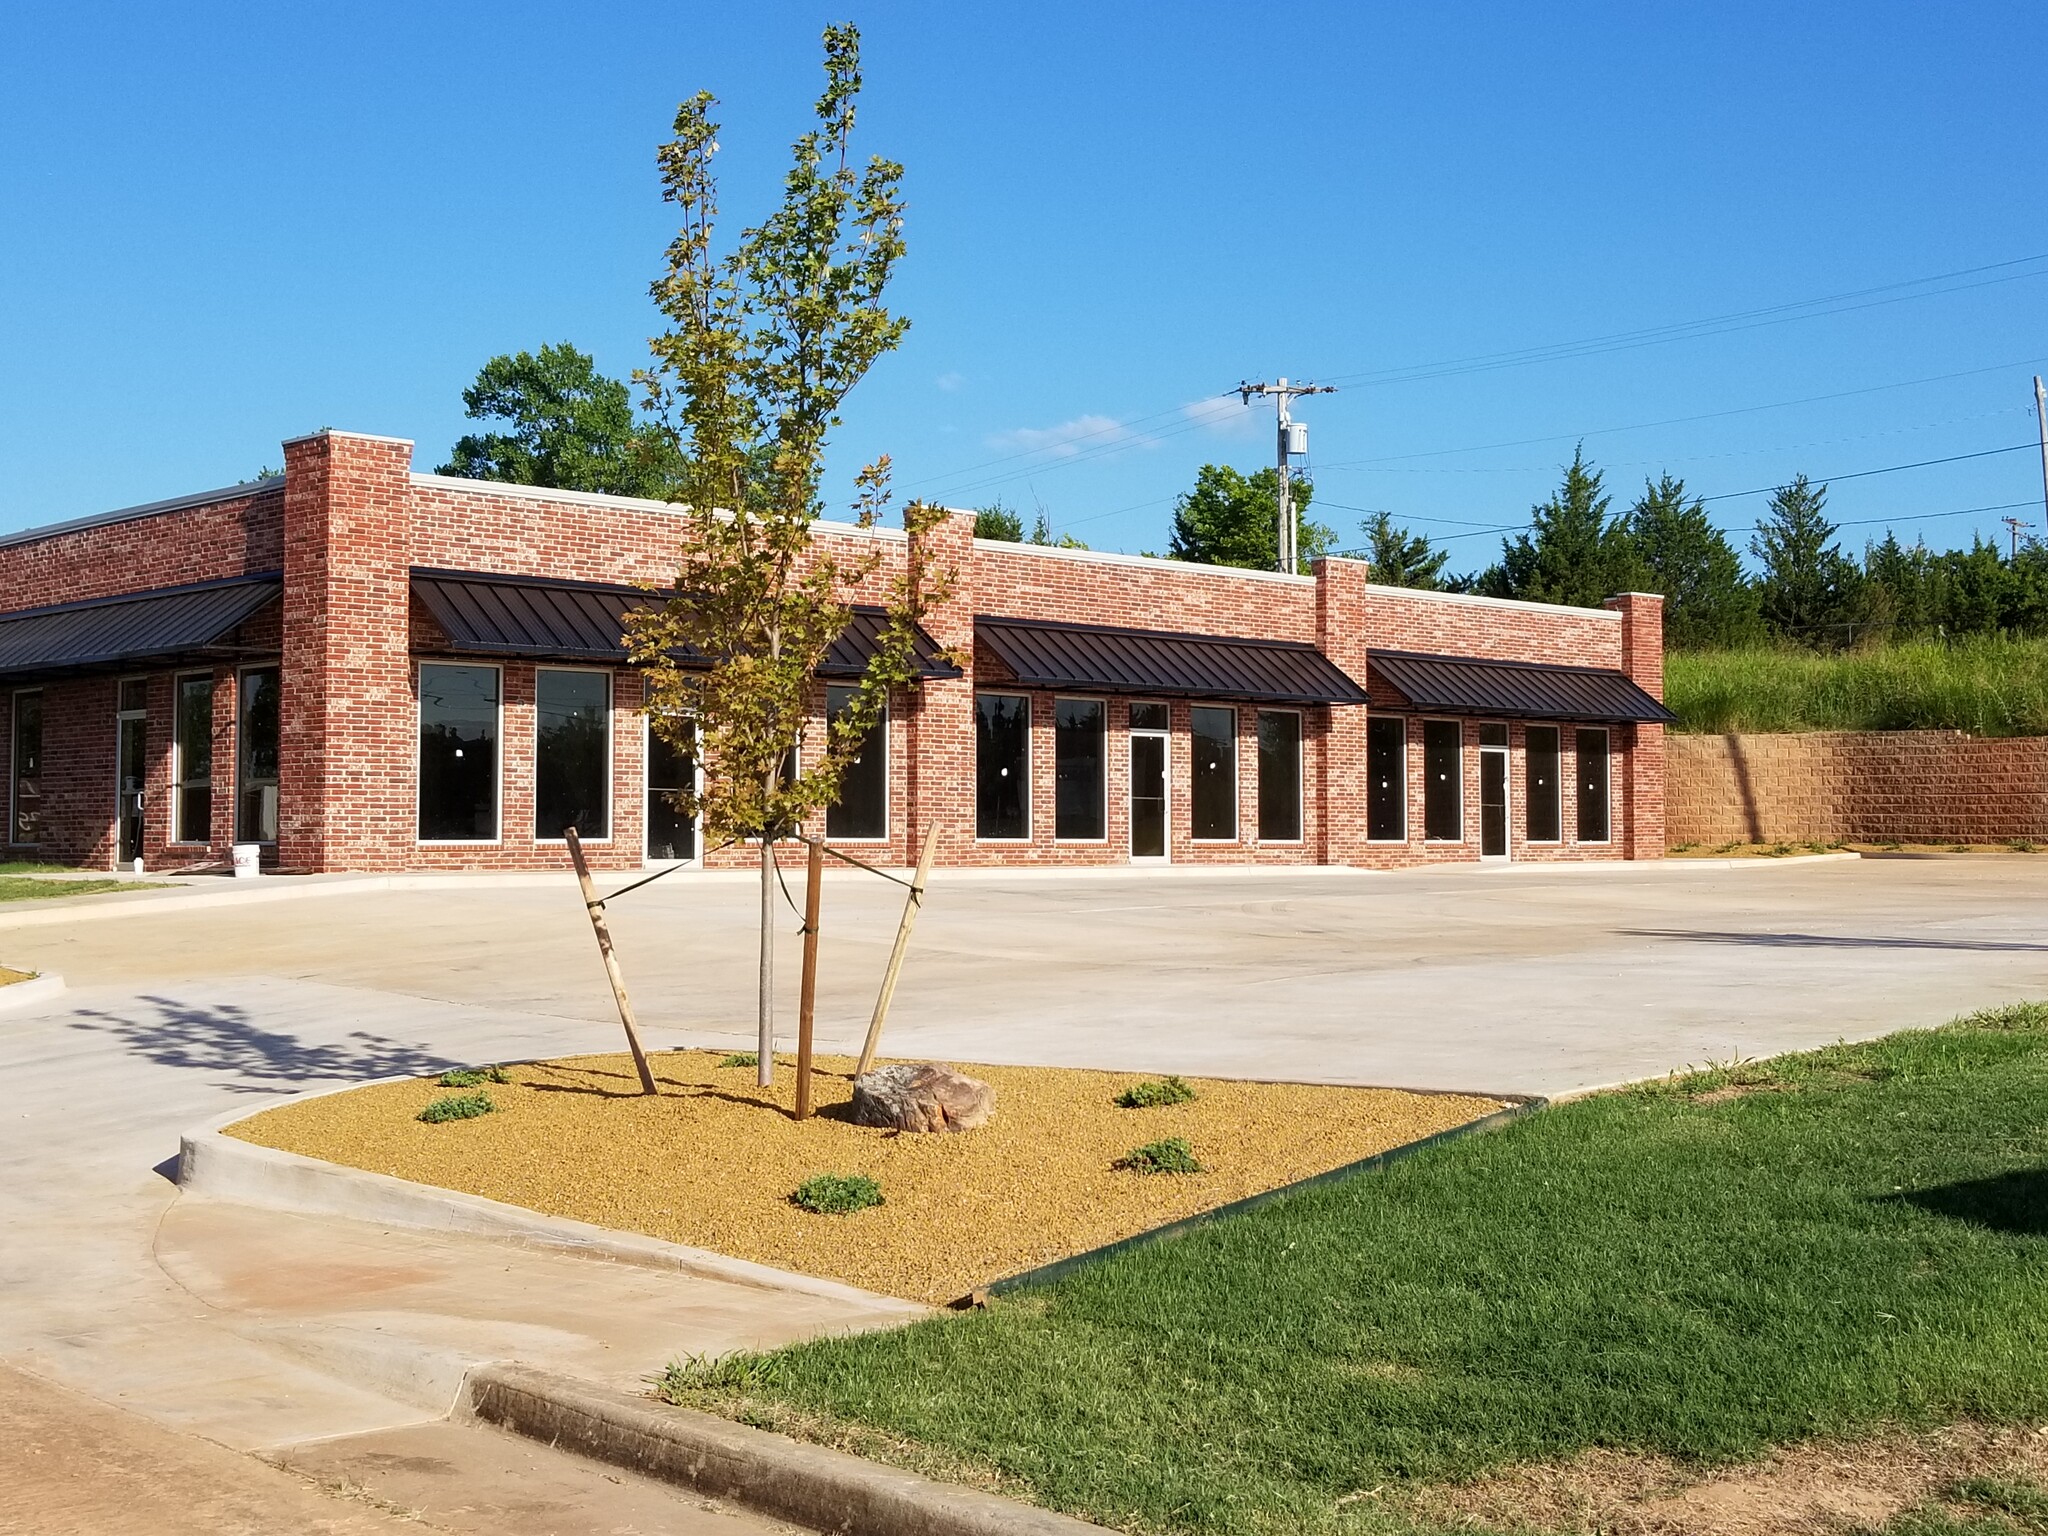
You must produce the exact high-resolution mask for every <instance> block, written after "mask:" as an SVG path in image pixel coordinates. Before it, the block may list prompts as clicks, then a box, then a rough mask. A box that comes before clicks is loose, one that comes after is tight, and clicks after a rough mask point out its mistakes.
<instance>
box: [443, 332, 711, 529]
mask: <svg viewBox="0 0 2048 1536" xmlns="http://www.w3.org/2000/svg"><path fill="white" fill-rule="evenodd" d="M462 404H463V407H464V409H465V410H466V411H467V412H468V414H469V416H470V418H471V419H472V420H474V421H497V422H503V423H504V424H505V426H506V430H504V431H499V432H483V433H471V434H470V435H468V436H467V437H464V438H462V439H461V440H460V441H459V442H457V443H456V445H455V448H454V451H453V452H452V453H451V454H450V455H449V457H448V462H447V463H446V464H443V465H442V466H441V468H440V470H439V473H441V474H444V475H462V476H465V477H467V478H469V479H472V480H505V481H509V482H511V483H512V484H514V485H545V486H553V487H556V488H558V489H561V490H565V491H602V492H605V493H606V494H608V495H613V496H647V497H652V498H657V499H659V498H662V497H665V496H667V495H668V494H669V492H670V490H671V489H672V488H673V486H674V485H675V483H676V481H677V477H678V469H679V466H678V464H677V463H676V454H675V451H674V448H673V446H672V444H671V442H670V440H669V439H668V437H667V436H666V435H665V434H663V433H662V432H660V431H657V430H655V429H654V428H653V427H652V426H651V425H649V424H646V423H643V422H641V421H640V420H639V419H638V418H637V417H636V416H635V415H634V413H633V402H632V399H631V397H630V396H629V395H628V394H627V392H626V386H625V385H624V384H622V383H620V382H619V381H618V380H617V379H608V378H606V377H605V376H604V375H603V374H601V373H599V372H598V371H597V364H596V361H595V360H594V359H593V358H592V357H591V356H590V354H589V353H587V352H579V351H577V350H576V348H574V347H573V346H571V345H570V344H569V343H568V342H566V341H565V342H562V343H561V344H560V345H558V346H552V347H542V348H541V349H540V351H539V352H538V353H537V354H536V353H533V352H519V353H515V354H512V355H510V356H499V357H494V358H492V359H491V360H490V361H489V362H487V363H485V364H484V365H483V367H482V369H481V370H479V371H478V373H477V376H476V382H475V383H474V384H472V385H470V386H469V388H467V389H465V390H464V391H463V392H462Z"/></svg>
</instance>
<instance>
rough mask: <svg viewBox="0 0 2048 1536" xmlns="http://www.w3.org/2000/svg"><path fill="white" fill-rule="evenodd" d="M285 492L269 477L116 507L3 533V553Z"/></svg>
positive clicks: (279, 481)
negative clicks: (218, 503)
mask: <svg viewBox="0 0 2048 1536" xmlns="http://www.w3.org/2000/svg"><path fill="white" fill-rule="evenodd" d="M283 489H284V476H283V475H268V476H266V477H264V478H263V479H261V480H245V481H243V482H242V483H241V484H240V485H227V486H222V487H221V488H220V489H219V490H217V491H194V492H192V493H191V494H190V495H188V496H172V497H169V498H167V499H166V500H163V501H145V502H143V503H141V504H140V505H139V506H133V507H116V508H115V509H114V510H113V511H111V512H94V513H91V514H89V515H88V516H85V517H74V518H71V519H69V520H67V521H65V522H61V523H44V524H42V525H41V526H40V527H36V528H21V529H17V530H16V531H15V532H13V533H0V549H6V548H8V547H10V546H12V545H15V544H33V543H35V542H36V541H37V540H39V539H54V538H58V537H60V536H61V535H63V534H67V533H79V532H82V531H83V530H85V529H87V528H100V527H104V526H106V525H107V524H109V523H126V522H130V521H133V520H134V519H136V518H143V517H156V516H158V515H159V514H161V513H165V512H182V511H184V510H185V509H186V508H187V507H203V506H206V505H208V504H209V503H211V502H216V501H234V500H236V499H237V498H240V497H246V496H257V495H260V494H262V493H263V492H265V491H281V490H283Z"/></svg>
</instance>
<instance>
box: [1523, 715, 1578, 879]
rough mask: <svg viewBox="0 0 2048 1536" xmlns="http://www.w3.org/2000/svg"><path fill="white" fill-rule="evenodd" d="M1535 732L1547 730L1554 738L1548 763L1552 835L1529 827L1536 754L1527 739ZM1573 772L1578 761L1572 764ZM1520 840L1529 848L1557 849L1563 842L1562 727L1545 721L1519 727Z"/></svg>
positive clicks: (1534, 798) (1534, 801)
mask: <svg viewBox="0 0 2048 1536" xmlns="http://www.w3.org/2000/svg"><path fill="white" fill-rule="evenodd" d="M1537 731H1548V732H1550V733H1551V735H1553V736H1555V737H1556V738H1557V755H1556V756H1555V757H1553V758H1552V759H1551V762H1550V798H1551V802H1552V805H1553V807H1554V809H1555V813H1556V818H1557V835H1556V836H1555V837H1537V836H1536V835H1535V834H1534V833H1533V832H1531V831H1530V830H1529V816H1530V813H1531V812H1532V811H1533V810H1534V809H1535V806H1536V791H1535V789H1534V788H1533V787H1531V785H1530V782H1529V774H1530V770H1531V767H1532V765H1533V764H1534V761H1535V755H1534V754H1533V753H1532V752H1531V751H1530V750H1529V738H1530V737H1531V736H1532V735H1533V734H1534V733H1535V732H1537ZM1573 768H1574V772H1576V769H1577V764H1574V765H1573ZM1522 841H1523V842H1524V843H1526V844H1528V845H1529V846H1530V847H1532V848H1556V847H1560V846H1561V845H1562V844H1563V843H1564V727H1563V726H1561V725H1552V724H1546V723H1537V724H1531V725H1525V726H1524V727H1522Z"/></svg>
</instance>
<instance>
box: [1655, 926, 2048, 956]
mask: <svg viewBox="0 0 2048 1536" xmlns="http://www.w3.org/2000/svg"><path fill="white" fill-rule="evenodd" d="M1620 932H1621V934H1622V935H1623V936H1624V937H1625V938H1631V939H1690V940H1692V941H1693V942H1694V943H1696V944H1755V945H1758V946H1760V947H1762V948H1765V949H1962V950H1981V951H1984V952H1985V953H1988V954H2048V944H2028V943H2023V942H2020V941H2017V940H2015V941H2010V942H2009V941H2006V940H2003V939H1899V938H1883V937H1879V936H1876V935H1871V934H1855V933H1716V932H1713V931H1711V930H1707V929H1699V928H1623V929H1621V930H1620Z"/></svg>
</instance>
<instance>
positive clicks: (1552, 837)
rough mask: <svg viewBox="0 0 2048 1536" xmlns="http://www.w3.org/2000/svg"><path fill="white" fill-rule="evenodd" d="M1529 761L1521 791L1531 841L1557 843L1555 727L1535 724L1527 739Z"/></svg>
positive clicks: (1559, 797)
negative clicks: (1526, 810)
mask: <svg viewBox="0 0 2048 1536" xmlns="http://www.w3.org/2000/svg"><path fill="white" fill-rule="evenodd" d="M1524 751H1525V754H1526V756H1527V759H1528V763H1527V767H1526V769H1525V770H1524V776H1525V778H1526V780H1527V782H1526V783H1525V784H1524V785H1523V788H1522V803H1523V804H1524V805H1525V806H1527V807H1528V817H1529V841H1530V842H1532V843H1554V842H1556V841H1557V840H1558V839H1559V837H1560V836H1561V835H1562V832H1561V827H1562V823H1561V821H1560V819H1559V813H1560V809H1561V802H1562V796H1561V794H1560V793H1559V780H1558V777H1557V770H1558V729H1557V727H1556V726H1554V725H1532V726H1530V727H1529V729H1528V731H1527V733H1526V734H1525V736H1524Z"/></svg>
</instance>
